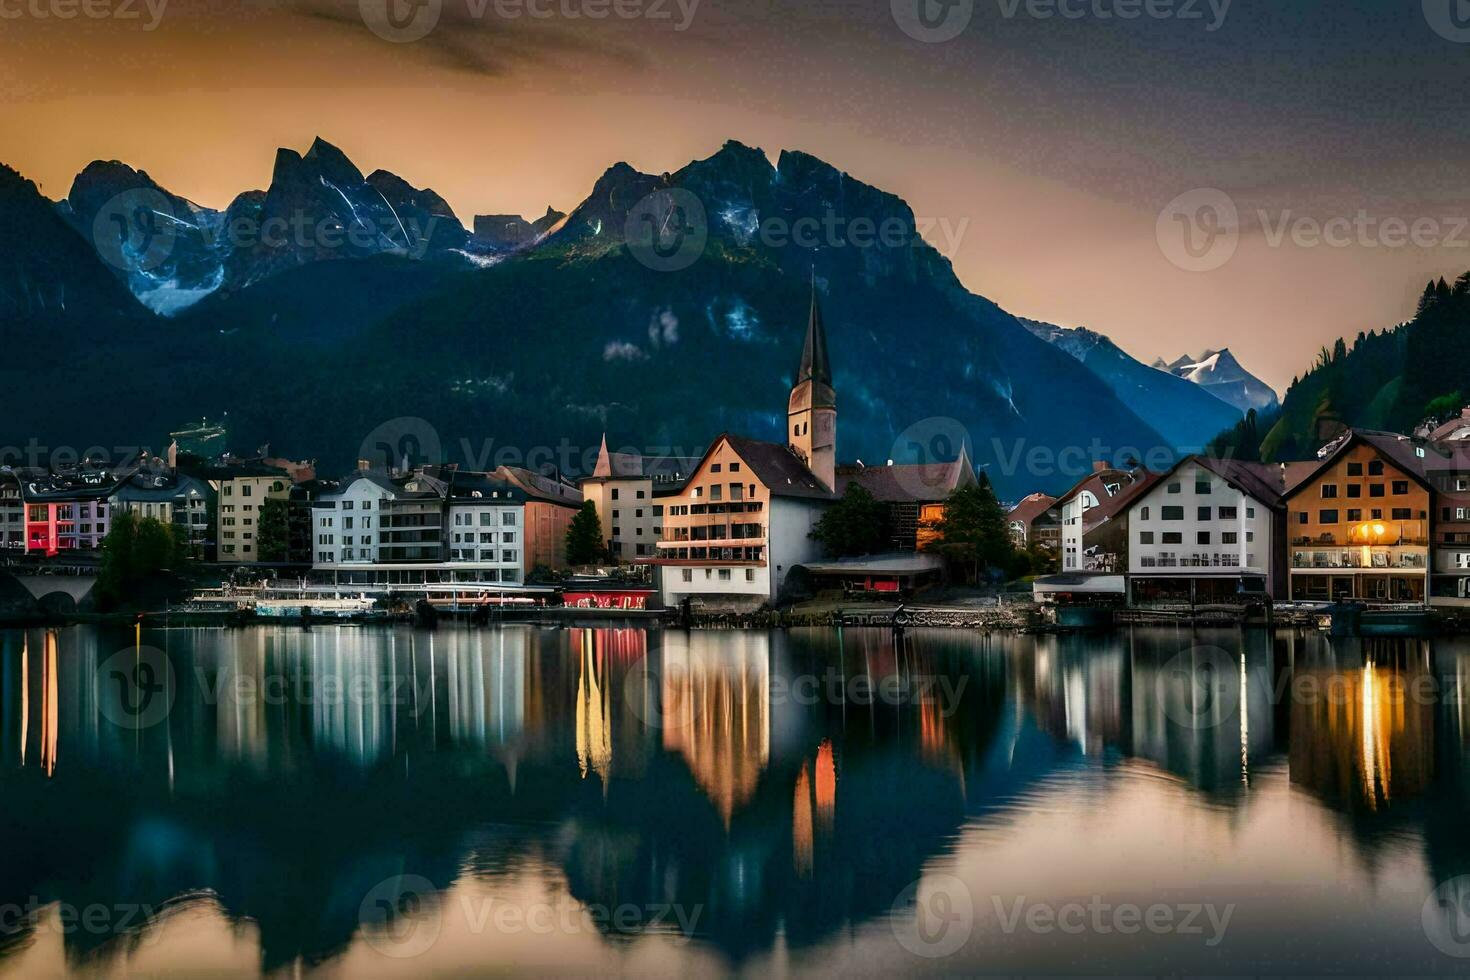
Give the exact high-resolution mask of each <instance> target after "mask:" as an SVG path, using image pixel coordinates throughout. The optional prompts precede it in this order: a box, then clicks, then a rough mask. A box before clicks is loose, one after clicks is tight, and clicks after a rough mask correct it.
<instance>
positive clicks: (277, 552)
mask: <svg viewBox="0 0 1470 980" xmlns="http://www.w3.org/2000/svg"><path fill="white" fill-rule="evenodd" d="M255 530H256V534H255V554H256V556H257V558H258V559H259V560H260V561H275V562H279V561H285V560H286V556H287V553H288V551H289V549H290V541H291V529H290V505H289V504H288V503H287V502H286V501H285V499H283V498H281V497H269V498H267V499H266V501H265V503H263V504H261V505H260V520H259V522H257V524H256V529H255Z"/></svg>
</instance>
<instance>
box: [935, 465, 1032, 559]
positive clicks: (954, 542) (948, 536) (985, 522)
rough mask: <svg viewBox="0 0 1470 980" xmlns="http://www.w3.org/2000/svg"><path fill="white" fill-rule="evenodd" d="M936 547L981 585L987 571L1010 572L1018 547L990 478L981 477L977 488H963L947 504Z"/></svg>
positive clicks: (953, 494)
mask: <svg viewBox="0 0 1470 980" xmlns="http://www.w3.org/2000/svg"><path fill="white" fill-rule="evenodd" d="M937 530H938V531H939V533H940V535H941V537H942V539H943V540H942V542H941V543H940V544H939V545H937V546H936V548H937V550H938V551H939V552H940V553H941V554H942V555H944V557H945V558H946V560H948V561H949V562H950V563H951V564H952V565H957V566H960V567H963V568H966V569H967V572H968V574H967V575H966V578H967V580H969V581H971V582H978V581H979V579H980V571H981V569H983V568H1000V569H1009V568H1010V567H1011V565H1012V561H1013V552H1014V550H1015V545H1014V544H1013V543H1012V541H1011V534H1010V528H1008V527H1007V526H1006V514H1005V510H1004V509H1002V508H1001V506H1000V501H999V500H997V499H996V498H995V491H994V490H992V489H991V487H990V478H989V477H988V476H986V475H985V474H983V473H982V474H981V475H980V482H979V483H978V484H976V485H975V486H973V487H961V488H960V489H958V490H956V491H955V492H954V493H952V494H950V495H949V499H948V500H946V501H945V502H944V517H943V518H942V519H941V520H940V521H939V526H938V528H937Z"/></svg>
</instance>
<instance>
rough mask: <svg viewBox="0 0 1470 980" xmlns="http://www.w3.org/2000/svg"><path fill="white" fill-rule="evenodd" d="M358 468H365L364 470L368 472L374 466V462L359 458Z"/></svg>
mask: <svg viewBox="0 0 1470 980" xmlns="http://www.w3.org/2000/svg"><path fill="white" fill-rule="evenodd" d="M357 468H358V469H359V470H363V471H364V472H366V471H367V470H370V469H372V468H373V464H372V463H371V462H370V461H369V460H366V459H359V460H358V461H357Z"/></svg>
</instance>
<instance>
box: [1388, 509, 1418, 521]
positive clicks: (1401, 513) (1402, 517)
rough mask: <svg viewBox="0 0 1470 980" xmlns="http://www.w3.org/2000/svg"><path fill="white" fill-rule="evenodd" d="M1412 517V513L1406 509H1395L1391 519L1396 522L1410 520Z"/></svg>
mask: <svg viewBox="0 0 1470 980" xmlns="http://www.w3.org/2000/svg"><path fill="white" fill-rule="evenodd" d="M1412 517H1413V511H1411V510H1409V508H1407V507H1395V508H1394V509H1393V519H1394V520H1396V521H1407V520H1410V519H1411V518H1412Z"/></svg>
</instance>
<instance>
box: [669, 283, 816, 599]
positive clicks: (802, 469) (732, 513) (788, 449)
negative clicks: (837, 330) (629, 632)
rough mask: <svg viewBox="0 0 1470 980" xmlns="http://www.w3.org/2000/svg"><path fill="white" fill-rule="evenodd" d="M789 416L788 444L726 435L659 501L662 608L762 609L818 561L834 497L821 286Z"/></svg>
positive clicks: (792, 390)
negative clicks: (820, 530) (819, 530)
mask: <svg viewBox="0 0 1470 980" xmlns="http://www.w3.org/2000/svg"><path fill="white" fill-rule="evenodd" d="M786 416H787V418H786V442H785V443H784V444H780V443H773V442H760V441H758V440H755V439H747V438H745V437H743V436H737V435H732V434H731V433H728V432H727V433H724V434H723V435H721V436H719V437H718V438H716V439H715V440H714V442H713V443H712V444H711V445H710V448H709V450H708V451H707V452H706V453H705V454H704V456H703V457H701V458H700V460H699V462H698V463H697V464H696V465H695V466H694V468H693V470H692V471H691V475H690V477H689V480H688V482H686V483H685V484H684V485H683V487H682V488H681V489H680V490H679V491H678V492H676V493H670V494H668V495H660V497H659V503H660V504H661V505H662V510H663V515H662V524H661V527H662V533H661V536H660V538H659V541H658V545H657V552H656V557H655V558H654V560H653V561H652V564H653V565H654V566H656V568H657V581H658V586H659V590H660V592H661V593H662V598H663V601H664V603H665V605H668V606H678V605H681V604H682V603H683V602H684V600H686V599H689V600H693V601H695V602H697V603H699V604H701V605H718V606H723V607H727V608H731V609H743V608H749V609H756V608H759V607H760V606H763V605H766V604H768V603H774V602H775V601H776V598H777V596H778V595H779V594H780V592H781V588H782V586H783V585H784V584H785V581H786V576H787V575H789V574H790V572H791V570H792V569H793V568H795V567H796V566H797V565H801V564H804V563H806V562H810V561H815V560H817V559H818V558H820V557H821V551H820V547H819V546H818V545H817V543H816V542H815V541H813V540H812V538H811V532H812V529H813V528H815V527H816V525H817V522H818V521H819V520H821V517H822V513H823V511H825V510H826V508H827V507H828V506H829V505H830V504H831V503H832V502H833V501H834V500H835V499H836V497H835V495H834V491H835V489H836V480H837V392H836V390H835V389H834V388H833V385H832V363H831V359H830V357H829V355H828V350H827V334H826V330H825V329H824V327H823V326H822V311H821V307H820V305H819V304H818V301H817V295H816V290H815V288H814V289H813V291H812V308H811V314H810V317H809V318H808V321H807V330H806V342H805V344H804V345H803V347H802V351H801V363H800V366H799V367H798V368H797V371H796V381H795V386H794V387H793V388H792V389H791V397H790V400H789V401H788V403H787V411H786Z"/></svg>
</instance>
